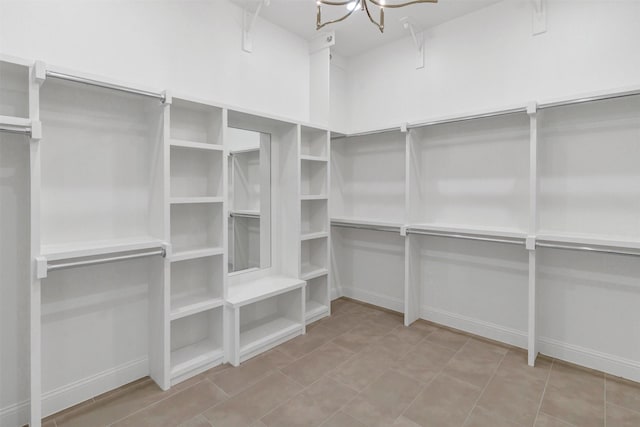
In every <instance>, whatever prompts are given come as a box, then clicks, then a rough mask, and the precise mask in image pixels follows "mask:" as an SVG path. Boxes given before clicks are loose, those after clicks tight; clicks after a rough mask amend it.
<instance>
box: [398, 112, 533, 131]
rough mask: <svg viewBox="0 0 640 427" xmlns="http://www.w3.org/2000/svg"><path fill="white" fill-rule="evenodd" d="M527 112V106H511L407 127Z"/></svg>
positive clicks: (413, 127)
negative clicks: (505, 108)
mask: <svg viewBox="0 0 640 427" xmlns="http://www.w3.org/2000/svg"><path fill="white" fill-rule="evenodd" d="M526 112H527V108H526V107H518V108H510V109H507V110H499V111H492V112H490V113H481V114H472V115H470V116H460V117H451V118H448V119H441V120H431V121H428V122H421V123H410V124H408V125H407V128H408V129H415V128H421V127H426V126H434V125H442V124H447V123H457V122H466V121H469V120H476V119H485V118H489V117H499V116H506V115H509V114H516V113H526Z"/></svg>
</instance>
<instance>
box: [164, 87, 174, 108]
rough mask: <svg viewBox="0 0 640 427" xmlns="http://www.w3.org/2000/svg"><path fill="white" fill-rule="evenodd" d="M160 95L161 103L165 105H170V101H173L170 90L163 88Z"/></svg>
mask: <svg viewBox="0 0 640 427" xmlns="http://www.w3.org/2000/svg"><path fill="white" fill-rule="evenodd" d="M162 96H163V97H164V102H163V105H165V106H167V105H171V103H172V102H173V96H172V95H171V91H169V90H165V91H164V92H162Z"/></svg>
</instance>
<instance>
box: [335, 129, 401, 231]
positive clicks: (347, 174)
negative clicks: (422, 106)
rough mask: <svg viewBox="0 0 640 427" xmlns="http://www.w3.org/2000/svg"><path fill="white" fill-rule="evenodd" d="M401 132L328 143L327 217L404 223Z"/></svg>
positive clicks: (341, 139) (336, 140)
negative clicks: (328, 202)
mask: <svg viewBox="0 0 640 427" xmlns="http://www.w3.org/2000/svg"><path fill="white" fill-rule="evenodd" d="M405 140H406V136H405V134H404V133H401V132H387V133H382V134H377V135H367V136H358V137H353V138H339V139H334V140H332V142H331V217H340V218H357V219H369V220H373V221H379V222H391V223H404V217H405V187H406V184H405V157H406V155H405V146H406V142H405Z"/></svg>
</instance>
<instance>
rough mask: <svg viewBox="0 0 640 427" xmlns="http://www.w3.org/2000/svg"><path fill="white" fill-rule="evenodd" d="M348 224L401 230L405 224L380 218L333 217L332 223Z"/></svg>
mask: <svg viewBox="0 0 640 427" xmlns="http://www.w3.org/2000/svg"><path fill="white" fill-rule="evenodd" d="M334 223H336V224H348V225H354V226H361V227H379V228H385V229H392V230H397V231H398V232H400V228H401V227H402V226H403V225H404V224H401V223H399V222H392V221H384V220H380V219H372V218H347V217H331V224H332V225H333V224H334Z"/></svg>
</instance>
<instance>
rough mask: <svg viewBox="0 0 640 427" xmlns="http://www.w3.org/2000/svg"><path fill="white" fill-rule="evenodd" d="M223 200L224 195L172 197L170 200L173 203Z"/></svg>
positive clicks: (220, 201) (218, 201)
mask: <svg viewBox="0 0 640 427" xmlns="http://www.w3.org/2000/svg"><path fill="white" fill-rule="evenodd" d="M223 202H224V197H172V198H171V199H170V200H169V203H171V204H172V205H180V204H196V203H223Z"/></svg>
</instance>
